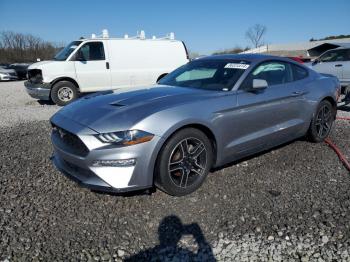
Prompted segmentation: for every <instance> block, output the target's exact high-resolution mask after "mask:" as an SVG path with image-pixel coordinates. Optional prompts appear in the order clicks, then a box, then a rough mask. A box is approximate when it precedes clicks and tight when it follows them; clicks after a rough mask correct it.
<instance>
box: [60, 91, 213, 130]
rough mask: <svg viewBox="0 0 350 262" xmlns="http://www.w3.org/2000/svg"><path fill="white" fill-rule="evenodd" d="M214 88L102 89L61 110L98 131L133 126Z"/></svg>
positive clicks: (206, 94)
mask: <svg viewBox="0 0 350 262" xmlns="http://www.w3.org/2000/svg"><path fill="white" fill-rule="evenodd" d="M213 93H217V92H215V91H203V90H198V89H192V88H183V87H174V86H153V87H148V88H141V89H140V88H137V89H126V90H124V89H123V90H121V91H120V90H116V91H114V92H112V91H110V92H108V91H107V92H99V93H95V94H93V95H88V96H86V97H83V98H81V99H79V100H77V101H75V102H73V103H71V104H69V105H67V106H65V107H64V108H62V109H61V110H60V111H59V112H58V114H61V115H63V116H64V117H66V118H69V119H71V120H73V121H75V122H77V123H79V124H82V125H85V126H87V127H89V128H91V129H93V130H94V131H96V132H113V131H119V130H125V129H128V128H131V127H132V126H133V125H135V124H136V123H138V122H139V121H140V120H142V119H144V118H146V117H147V116H149V115H151V114H153V113H155V112H159V111H161V110H164V109H167V108H170V107H174V106H177V105H181V104H184V103H191V102H194V101H198V100H202V99H204V98H205V97H207V96H211V94H213Z"/></svg>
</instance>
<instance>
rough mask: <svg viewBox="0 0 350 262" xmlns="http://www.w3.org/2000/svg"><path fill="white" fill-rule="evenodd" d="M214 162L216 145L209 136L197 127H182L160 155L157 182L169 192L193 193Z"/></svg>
mask: <svg viewBox="0 0 350 262" xmlns="http://www.w3.org/2000/svg"><path fill="white" fill-rule="evenodd" d="M185 148H187V150H186V149H185ZM184 149H185V150H184ZM212 164H213V146H212V144H211V142H210V140H209V139H208V137H207V136H206V135H205V134H204V133H203V132H202V131H200V130H198V129H195V128H186V129H182V130H180V131H178V132H177V133H175V134H174V135H172V136H171V137H170V138H169V139H168V140H167V141H166V142H165V144H164V146H163V148H162V150H161V151H160V153H159V155H158V159H157V164H156V169H155V185H156V186H157V187H158V188H159V189H161V190H163V191H164V192H166V193H167V194H169V195H173V196H184V195H187V194H190V193H192V192H194V191H195V190H197V189H198V188H199V187H200V186H201V185H202V183H203V182H204V180H205V178H206V176H207V175H208V173H209V170H210V168H211V166H212Z"/></svg>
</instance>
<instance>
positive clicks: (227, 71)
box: [159, 59, 249, 91]
mask: <svg viewBox="0 0 350 262" xmlns="http://www.w3.org/2000/svg"><path fill="white" fill-rule="evenodd" d="M248 67H249V62H247V61H237V60H227V59H225V60H195V61H192V62H190V63H188V64H186V65H184V66H182V67H180V68H178V69H176V70H175V71H173V72H171V73H170V74H168V75H166V76H165V77H164V78H162V79H161V80H160V81H159V84H161V85H170V86H181V87H189V88H197V89H205V90H213V91H228V90H230V89H231V88H232V87H233V86H234V85H235V83H236V82H237V81H238V79H239V78H240V77H241V75H242V74H243V73H244V71H245V70H246V69H247V68H248Z"/></svg>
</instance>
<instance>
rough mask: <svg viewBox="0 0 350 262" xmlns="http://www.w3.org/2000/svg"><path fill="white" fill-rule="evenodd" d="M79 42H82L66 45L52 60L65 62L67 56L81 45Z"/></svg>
mask: <svg viewBox="0 0 350 262" xmlns="http://www.w3.org/2000/svg"><path fill="white" fill-rule="evenodd" d="M81 42H82V41H73V42H71V43H70V44H69V45H67V46H66V47H65V48H63V49H62V50H61V51H59V52H58V53H57V54H56V55H55V57H54V60H57V61H65V60H66V59H67V58H68V57H69V55H70V54H71V53H73V51H74V50H75V49H76V48H77V47H78V46H79V45H80V44H81Z"/></svg>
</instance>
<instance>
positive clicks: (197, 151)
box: [190, 143, 205, 158]
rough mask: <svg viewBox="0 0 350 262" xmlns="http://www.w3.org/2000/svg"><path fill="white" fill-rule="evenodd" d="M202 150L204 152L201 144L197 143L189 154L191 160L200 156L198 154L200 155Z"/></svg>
mask: <svg viewBox="0 0 350 262" xmlns="http://www.w3.org/2000/svg"><path fill="white" fill-rule="evenodd" d="M204 150H205V147H204V145H203V143H199V144H198V145H197V146H196V147H195V148H194V149H193V151H192V152H191V153H190V154H191V156H192V157H193V158H197V157H199V156H200V154H202V152H203V151H204Z"/></svg>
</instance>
